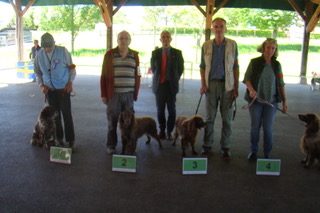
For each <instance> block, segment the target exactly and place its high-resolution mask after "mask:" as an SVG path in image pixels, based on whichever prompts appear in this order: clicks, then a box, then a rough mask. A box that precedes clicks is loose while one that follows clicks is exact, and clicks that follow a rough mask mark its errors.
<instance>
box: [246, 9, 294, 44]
mask: <svg viewBox="0 0 320 213" xmlns="http://www.w3.org/2000/svg"><path fill="white" fill-rule="evenodd" d="M243 15H244V16H245V17H246V19H243V22H245V23H246V24H247V26H252V27H257V28H258V29H270V30H273V38H276V37H277V33H278V31H279V30H287V29H288V27H290V26H292V25H294V24H297V22H298V20H299V17H298V14H297V13H295V12H290V11H284V10H269V9H249V10H247V13H244V14H243Z"/></svg>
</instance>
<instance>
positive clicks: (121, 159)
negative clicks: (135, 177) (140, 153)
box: [112, 155, 137, 173]
mask: <svg viewBox="0 0 320 213" xmlns="http://www.w3.org/2000/svg"><path fill="white" fill-rule="evenodd" d="M136 162H137V157H136V156H133V155H113V156H112V171H117V172H132V173H135V172H136Z"/></svg>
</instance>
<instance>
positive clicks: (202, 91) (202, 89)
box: [200, 86, 208, 95]
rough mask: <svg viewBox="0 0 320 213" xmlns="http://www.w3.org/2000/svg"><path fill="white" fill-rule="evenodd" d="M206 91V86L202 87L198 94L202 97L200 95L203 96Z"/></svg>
mask: <svg viewBox="0 0 320 213" xmlns="http://www.w3.org/2000/svg"><path fill="white" fill-rule="evenodd" d="M207 91H208V87H207V86H202V87H201V88H200V94H201V95H202V94H204V93H206V92H207Z"/></svg>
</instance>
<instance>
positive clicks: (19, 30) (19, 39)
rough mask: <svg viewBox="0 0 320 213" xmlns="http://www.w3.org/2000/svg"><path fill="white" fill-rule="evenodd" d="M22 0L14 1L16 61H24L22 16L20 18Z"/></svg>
mask: <svg viewBox="0 0 320 213" xmlns="http://www.w3.org/2000/svg"><path fill="white" fill-rule="evenodd" d="M21 11H22V0H18V1H16V10H15V12H16V45H17V48H18V62H23V61H24V55H23V52H24V51H23V49H24V48H23V37H24V35H23V34H24V32H23V18H22V12H21Z"/></svg>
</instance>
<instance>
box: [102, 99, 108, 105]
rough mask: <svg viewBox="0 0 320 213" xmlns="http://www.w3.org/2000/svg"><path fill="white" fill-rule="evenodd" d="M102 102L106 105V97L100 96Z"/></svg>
mask: <svg viewBox="0 0 320 213" xmlns="http://www.w3.org/2000/svg"><path fill="white" fill-rule="evenodd" d="M101 101H102V103H104V104H105V105H107V103H108V99H107V98H106V97H102V98H101Z"/></svg>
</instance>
